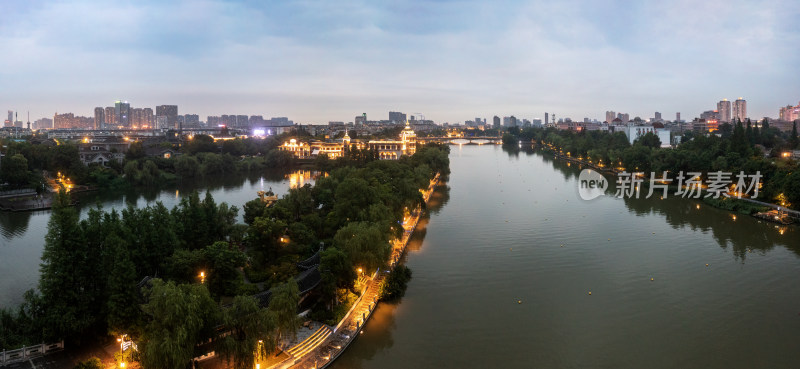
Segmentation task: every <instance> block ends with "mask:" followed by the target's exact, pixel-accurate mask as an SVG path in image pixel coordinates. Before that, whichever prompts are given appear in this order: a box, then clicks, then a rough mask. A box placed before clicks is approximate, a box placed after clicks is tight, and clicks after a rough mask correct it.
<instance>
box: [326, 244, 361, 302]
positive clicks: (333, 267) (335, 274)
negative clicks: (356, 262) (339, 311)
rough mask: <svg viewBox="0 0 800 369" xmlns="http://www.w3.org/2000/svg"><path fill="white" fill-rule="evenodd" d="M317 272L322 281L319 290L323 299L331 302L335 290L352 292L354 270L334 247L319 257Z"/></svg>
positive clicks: (347, 259)
mask: <svg viewBox="0 0 800 369" xmlns="http://www.w3.org/2000/svg"><path fill="white" fill-rule="evenodd" d="M319 270H320V273H321V277H322V281H321V282H320V284H321V286H322V287H321V290H322V294H323V295H324V297H325V298H326V299H327V300H329V301H333V300H334V299H335V297H336V290H337V289H348V290H353V288H354V283H355V280H356V277H357V275H356V270H355V268H354V267H353V264H352V263H351V262H350V259H349V258H348V257H347V254H345V253H344V252H343V251H341V250H339V249H338V248H336V247H329V248H327V249H326V250H324V251H322V254H321V255H320V263H319Z"/></svg>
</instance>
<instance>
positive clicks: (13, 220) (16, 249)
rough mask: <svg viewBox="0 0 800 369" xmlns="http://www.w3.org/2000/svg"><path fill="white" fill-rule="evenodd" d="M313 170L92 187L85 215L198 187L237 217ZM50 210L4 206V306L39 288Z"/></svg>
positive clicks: (169, 200)
mask: <svg viewBox="0 0 800 369" xmlns="http://www.w3.org/2000/svg"><path fill="white" fill-rule="evenodd" d="M311 177H312V173H311V172H308V171H296V172H292V173H287V174H284V173H266V174H264V175H254V176H249V177H245V176H240V175H239V176H229V177H223V178H211V179H206V180H202V181H192V182H186V183H182V184H181V185H178V186H173V187H170V188H168V189H162V190H152V191H147V190H144V191H142V190H141V189H138V190H136V191H129V192H109V191H105V192H103V193H101V192H91V193H84V194H78V199H79V200H80V205H79V211H80V214H81V218H84V217H86V214H87V213H88V211H89V209H90V208H92V207H95V206H96V205H97V204H100V205H101V206H102V207H103V209H105V210H110V209H112V208H113V209H117V210H119V209H124V208H125V207H127V206H128V205H127V204H128V203H133V204H136V206H138V207H144V206H148V205H153V204H155V202H156V201H161V202H162V203H163V204H164V206H166V207H167V208H168V209H172V207H173V206H175V205H177V204H178V203H179V202H180V198H181V197H182V196H184V195H187V194H189V193H190V192H191V191H194V190H197V191H199V192H200V198H201V199H202V198H203V197H204V196H205V192H206V191H210V192H211V195H213V196H214V201H215V202H216V203H217V204H219V203H221V202H227V203H228V204H229V205H233V206H236V207H237V208H239V221H241V219H242V215H243V211H242V205H244V203H245V202H247V201H250V200H252V199H255V198H256V197H257V196H258V195H257V192H258V191H262V190H264V191H266V190H269V189H270V188H272V190H273V192H275V193H276V194H277V195H279V196H280V195H282V194H284V193H286V190H287V189H288V188H289V187H291V186H295V185H301V186H302V185H303V184H304V183H312V182H313V179H312V178H311ZM49 219H50V211H49V210H48V211H38V212H25V213H10V212H0V307H13V306H17V305H18V304H19V303H20V302H21V301H22V295H23V294H24V293H25V291H27V290H29V289H31V288H35V287H36V285H37V283H38V282H39V262H40V258H41V256H42V250H43V249H44V236H45V234H46V233H47V221H48V220H49Z"/></svg>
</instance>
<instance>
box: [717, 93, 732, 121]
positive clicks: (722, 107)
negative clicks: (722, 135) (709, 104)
mask: <svg viewBox="0 0 800 369" xmlns="http://www.w3.org/2000/svg"><path fill="white" fill-rule="evenodd" d="M717 111H718V112H719V121H720V122H723V123H730V122H731V102H730V101H728V99H722V101H720V102H718V103H717Z"/></svg>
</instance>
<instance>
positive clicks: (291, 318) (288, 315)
mask: <svg viewBox="0 0 800 369" xmlns="http://www.w3.org/2000/svg"><path fill="white" fill-rule="evenodd" d="M299 302H300V290H299V289H298V287H297V282H295V281H294V279H290V280H289V281H288V282H286V283H283V284H281V285H279V286H278V287H276V288H275V289H274V290H273V291H272V298H271V299H270V300H269V311H270V312H272V314H274V316H275V325H276V327H277V329H278V339H280V338H281V337H284V336H289V335H291V336H292V337H295V336H296V335H297V326H298V320H297V304H298V303H299Z"/></svg>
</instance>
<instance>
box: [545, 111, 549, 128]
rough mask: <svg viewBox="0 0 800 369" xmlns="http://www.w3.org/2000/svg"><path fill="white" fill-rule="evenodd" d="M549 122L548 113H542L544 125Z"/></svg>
mask: <svg viewBox="0 0 800 369" xmlns="http://www.w3.org/2000/svg"><path fill="white" fill-rule="evenodd" d="M548 123H550V113H544V125H547V124H548Z"/></svg>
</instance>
